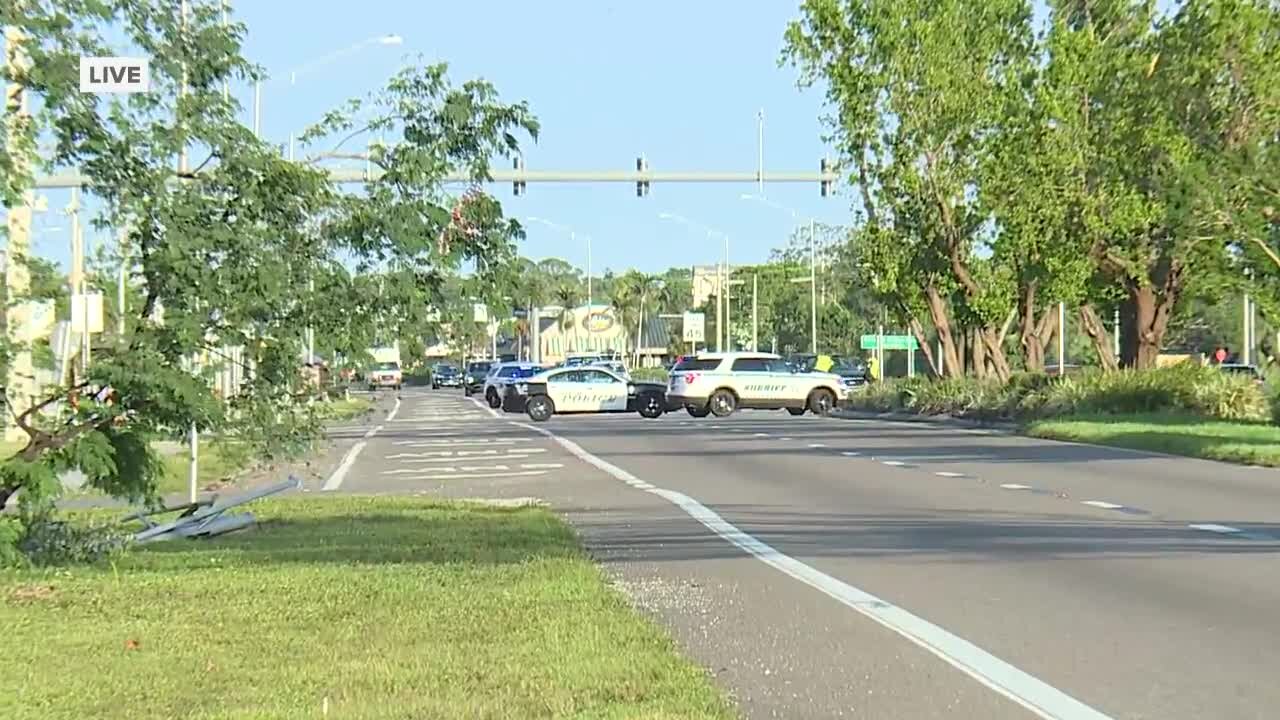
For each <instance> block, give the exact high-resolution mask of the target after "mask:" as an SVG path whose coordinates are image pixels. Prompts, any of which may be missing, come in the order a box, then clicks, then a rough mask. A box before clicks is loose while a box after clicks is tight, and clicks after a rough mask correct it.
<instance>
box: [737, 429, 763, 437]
mask: <svg viewBox="0 0 1280 720" xmlns="http://www.w3.org/2000/svg"><path fill="white" fill-rule="evenodd" d="M740 432H746V430H741V431H740ZM751 437H769V433H756V434H755V435H752V436H751Z"/></svg>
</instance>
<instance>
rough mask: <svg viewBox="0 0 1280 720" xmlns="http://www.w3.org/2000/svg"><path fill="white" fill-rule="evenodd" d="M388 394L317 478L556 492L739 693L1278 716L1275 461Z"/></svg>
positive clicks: (981, 709)
mask: <svg viewBox="0 0 1280 720" xmlns="http://www.w3.org/2000/svg"><path fill="white" fill-rule="evenodd" d="M393 411H394V412H393V414H392V415H391V416H390V417H389V418H386V419H381V420H377V421H376V422H377V423H378V425H377V426H376V427H377V429H376V431H375V428H374V427H370V428H368V429H367V430H364V431H362V433H361V434H360V438H361V439H360V440H359V441H358V442H356V444H355V445H353V446H351V447H352V448H354V447H356V446H357V445H358V446H360V447H359V450H356V451H354V454H351V452H352V451H351V450H348V451H347V452H348V456H347V457H344V458H343V459H342V462H340V463H339V464H338V465H337V466H336V469H335V471H334V472H335V473H336V474H339V475H340V477H339V478H338V480H337V481H336V482H335V481H334V479H333V476H330V478H329V480H328V481H326V483H325V485H324V487H326V488H328V491H330V492H365V493H368V492H395V493H405V492H408V493H424V494H432V495H441V496H448V497H537V498H541V499H544V500H546V501H547V502H549V503H551V504H552V505H553V506H554V507H555V508H556V509H557V510H559V511H560V512H562V513H563V514H564V515H565V516H566V517H567V518H569V520H570V521H571V522H572V523H573V524H574V525H575V526H576V527H577V528H578V530H579V532H580V533H581V534H582V536H583V538H584V541H585V542H586V544H587V546H588V548H589V549H590V550H591V552H592V553H593V554H594V555H596V556H597V557H598V558H599V559H600V560H601V562H602V563H604V565H605V567H606V568H607V569H608V571H609V572H610V573H611V574H612V575H613V576H614V577H616V578H617V581H618V584H619V586H620V587H621V588H622V589H623V590H624V591H625V592H627V593H628V594H630V595H631V596H632V597H633V598H634V600H635V602H636V603H637V604H639V605H640V606H641V607H643V608H644V609H646V610H647V611H649V612H651V613H653V615H654V616H655V617H657V618H658V619H659V620H660V621H661V622H663V623H664V624H666V625H667V626H668V627H669V628H670V629H671V631H672V633H673V634H674V636H675V637H676V638H677V639H678V641H679V642H680V643H681V645H682V646H683V648H684V649H685V651H686V652H687V653H688V654H690V656H692V657H693V658H695V659H696V660H697V661H698V662H700V663H702V664H703V665H704V666H706V667H707V668H709V670H710V671H711V672H712V673H714V674H715V676H716V677H717V678H718V680H719V682H720V683H721V684H722V685H723V686H724V687H726V688H728V689H729V690H730V691H731V692H732V693H733V694H734V696H735V697H736V698H737V700H738V702H739V703H740V705H741V707H742V708H743V711H744V713H745V714H746V715H747V716H748V717H751V718H768V717H789V718H808V717H812V718H832V717H860V718H943V717H948V718H955V717H965V718H969V717H972V718H1028V717H1061V718H1072V719H1075V718H1081V719H1083V718H1117V719H1119V718H1134V719H1136V718H1160V719H1162V720H1173V719H1178V718H1215V719H1226V718H1275V717H1277V716H1280V684H1278V683H1276V682H1275V681H1274V676H1275V671H1276V669H1277V668H1280V567H1277V564H1276V562H1275V561H1276V553H1277V551H1280V522H1277V520H1278V519H1280V473H1277V472H1276V471H1272V470H1263V469H1257V468H1244V467H1235V466H1227V465H1221V464H1217V463H1210V462H1202V461H1196V460H1189V459H1177V458H1168V457H1161V456H1152V455H1147V454H1142V453H1135V452H1128V451H1121V450H1110V449H1102V448H1096V447H1090V446H1082V445H1074V444H1066V443H1056V442H1050V441H1042V440H1035V439H1028V438H1021V437H1014V436H1008V435H1003V434H999V433H995V432H983V431H974V430H964V429H951V428H946V427H937V426H925V425H919V424H908V423H886V422H879V421H855V420H845V419H834V418H832V419H818V418H813V417H810V416H805V417H802V418H793V417H790V416H788V415H786V414H785V413H774V412H743V413H739V414H738V415H736V416H734V417H732V418H729V419H727V420H717V419H714V418H706V419H701V420H694V419H693V418H690V417H688V416H687V415H685V414H683V413H677V414H671V415H668V416H665V417H663V418H661V419H658V420H643V419H641V418H639V417H638V416H635V415H620V416H580V417H556V418H553V419H552V420H551V421H550V422H547V423H544V424H541V425H537V426H536V427H535V426H533V425H531V424H529V423H528V421H527V419H526V418H524V417H523V416H516V415H512V416H503V417H501V418H495V417H494V415H493V413H491V412H490V411H488V410H487V409H485V408H482V407H480V406H478V405H477V404H475V403H472V402H469V401H467V400H464V399H463V398H462V397H461V394H460V393H457V392H453V391H443V390H442V391H437V392H432V391H429V390H416V389H414V390H406V391H405V394H404V395H403V396H402V402H401V403H400V404H399V405H397V406H395V407H394V409H393ZM361 443H363V445H361ZM343 466H345V468H346V469H345V470H343Z"/></svg>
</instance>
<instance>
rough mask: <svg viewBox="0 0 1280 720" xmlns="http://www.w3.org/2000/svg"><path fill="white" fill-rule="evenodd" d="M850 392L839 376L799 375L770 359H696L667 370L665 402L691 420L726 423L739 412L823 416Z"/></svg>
mask: <svg viewBox="0 0 1280 720" xmlns="http://www.w3.org/2000/svg"><path fill="white" fill-rule="evenodd" d="M850 390H851V387H850V386H849V384H848V383H847V381H845V380H843V379H842V378H841V377H840V376H839V375H836V374H834V373H824V372H799V371H796V370H793V369H792V368H791V367H790V366H788V365H787V363H786V362H785V361H783V359H782V358H781V357H779V356H777V355H773V354H770V353H746V352H731V353H700V354H698V355H691V356H686V357H684V358H682V359H681V360H680V362H678V363H676V366H675V367H673V368H672V369H671V380H670V383H669V385H668V390H667V399H668V401H669V402H670V403H671V404H672V405H683V406H684V407H685V409H686V410H688V411H689V414H690V415H692V416H694V417H706V416H707V414H708V413H711V414H714V415H715V416H716V417H726V416H728V415H732V414H733V412H734V411H735V410H737V409H738V408H751V409H757V410H778V409H781V408H786V409H787V412H789V413H791V414H792V415H803V414H804V412H805V411H806V410H808V411H809V412H812V413H814V414H815V415H826V414H827V413H829V412H831V411H832V410H833V409H835V408H836V407H838V406H839V405H840V404H841V403H843V402H844V401H845V400H846V399H848V395H849V392H850Z"/></svg>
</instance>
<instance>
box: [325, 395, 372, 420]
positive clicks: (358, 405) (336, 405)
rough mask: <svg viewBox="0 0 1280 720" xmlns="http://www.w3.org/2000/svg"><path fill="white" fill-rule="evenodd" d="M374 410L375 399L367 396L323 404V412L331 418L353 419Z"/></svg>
mask: <svg viewBox="0 0 1280 720" xmlns="http://www.w3.org/2000/svg"><path fill="white" fill-rule="evenodd" d="M372 410H373V401H372V400H369V399H366V398H351V399H349V400H334V401H332V402H330V403H327V404H326V405H324V406H323V408H322V410H321V412H322V413H323V414H324V416H325V417H326V418H328V419H330V420H351V419H353V418H357V417H360V416H361V415H364V414H365V413H368V412H371V411H372Z"/></svg>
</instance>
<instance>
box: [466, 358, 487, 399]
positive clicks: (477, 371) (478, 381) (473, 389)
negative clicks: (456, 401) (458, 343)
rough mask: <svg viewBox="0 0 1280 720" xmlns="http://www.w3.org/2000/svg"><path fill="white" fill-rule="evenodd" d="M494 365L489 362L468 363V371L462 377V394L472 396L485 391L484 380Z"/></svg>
mask: <svg viewBox="0 0 1280 720" xmlns="http://www.w3.org/2000/svg"><path fill="white" fill-rule="evenodd" d="M493 365H494V363H493V362H491V361H489V360H479V361H476V362H470V363H467V371H466V373H464V374H463V377H462V393H463V394H464V395H468V396H470V395H472V394H474V393H478V392H480V391H482V390H484V379H485V377H486V376H488V375H489V368H491V367H493Z"/></svg>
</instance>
